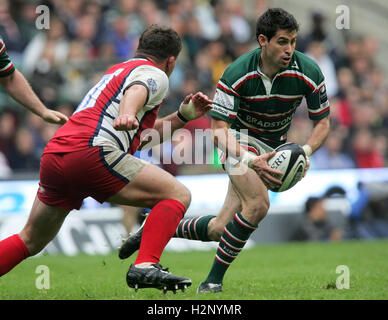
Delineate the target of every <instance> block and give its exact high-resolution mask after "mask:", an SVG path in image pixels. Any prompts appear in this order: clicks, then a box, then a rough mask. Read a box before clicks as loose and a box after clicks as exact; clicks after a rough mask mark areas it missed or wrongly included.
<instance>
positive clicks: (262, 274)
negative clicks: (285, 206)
mask: <svg viewBox="0 0 388 320" xmlns="http://www.w3.org/2000/svg"><path fill="white" fill-rule="evenodd" d="M214 254H215V252H214V251H206V252H198V251H195V252H183V253H176V252H165V253H164V254H163V256H162V259H161V263H162V265H163V266H164V267H170V271H171V272H173V273H176V274H179V275H183V276H187V277H189V278H191V279H192V281H193V285H192V286H191V287H190V288H188V290H187V291H186V292H185V293H182V292H181V291H179V292H178V293H177V294H176V295H174V294H173V293H172V292H168V293H167V294H166V295H163V293H162V292H161V291H159V290H156V289H141V290H139V291H138V292H137V293H135V291H134V290H133V289H129V288H128V287H127V285H126V282H125V274H126V271H127V269H128V266H129V264H130V263H132V262H133V261H134V257H131V258H130V259H128V260H124V261H123V260H119V259H118V257H117V254H116V253H112V254H110V255H107V256H87V255H78V256H76V257H66V256H63V255H58V256H40V257H36V258H29V259H27V260H25V261H24V262H22V263H21V264H20V265H18V266H17V267H16V268H15V269H13V270H12V271H11V272H10V273H8V274H7V275H5V276H3V277H2V278H0V300H16V299H18V300H19V299H22V300H24V299H28V300H30V299H39V300H46V299H48V300H57V299H60V300H67V299H71V300H98V299H108V300H111V299H112V300H219V299H221V300H290V299H292V300H295V299H296V300H309V299H314V300H315V299H319V300H321V299H322V300H352V299H355V300H359V299H362V300H364V299H365V300H369V299H376V300H382V299H384V300H387V299H388V240H384V241H368V242H359V241H351V242H340V243H287V244H276V245H275V244H272V245H267V244H266V245H258V246H255V247H253V248H251V249H247V250H243V251H242V252H241V254H240V255H239V256H238V258H237V259H236V260H235V261H234V262H233V264H232V265H231V267H230V268H229V270H228V271H227V273H226V276H225V279H224V292H223V293H221V294H210V293H208V294H200V295H197V294H196V288H197V286H198V284H199V283H200V282H201V281H203V280H204V279H205V278H206V276H207V274H208V271H209V270H210V267H211V265H212V263H213V257H214ZM40 265H45V266H47V267H48V269H49V288H48V289H37V287H36V281H37V278H38V277H39V276H41V275H42V274H40V273H36V271H37V267H38V266H40ZM340 265H345V266H347V267H348V268H349V271H350V273H349V280H350V281H349V284H350V288H349V289H337V287H336V280H337V278H338V277H340V276H341V275H344V274H343V272H342V271H341V273H338V274H337V273H336V269H337V267H338V266H340ZM38 280H39V279H38ZM38 282H39V281H38ZM46 284H47V283H46Z"/></svg>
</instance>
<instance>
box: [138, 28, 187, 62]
mask: <svg viewBox="0 0 388 320" xmlns="http://www.w3.org/2000/svg"><path fill="white" fill-rule="evenodd" d="M181 49H182V41H181V38H180V37H179V35H178V33H177V32H176V31H175V30H173V29H171V28H168V27H164V26H159V25H156V24H153V25H151V26H149V27H148V28H147V29H146V30H145V31H144V32H143V33H142V34H141V36H140V39H139V45H138V47H137V50H136V55H145V56H152V57H154V58H156V59H157V60H159V61H162V60H164V59H167V58H168V57H171V56H174V57H175V58H176V57H178V55H179V52H180V51H181Z"/></svg>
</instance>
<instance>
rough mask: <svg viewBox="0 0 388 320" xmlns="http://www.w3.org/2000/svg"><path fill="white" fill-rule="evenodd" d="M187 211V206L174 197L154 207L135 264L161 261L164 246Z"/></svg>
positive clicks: (145, 227)
mask: <svg viewBox="0 0 388 320" xmlns="http://www.w3.org/2000/svg"><path fill="white" fill-rule="evenodd" d="M185 212H186V208H185V206H184V205H183V204H182V203H181V202H179V201H177V200H173V199H168V200H163V201H160V202H158V203H157V204H156V206H155V207H153V209H152V210H151V212H150V214H149V216H148V218H147V221H146V223H145V225H144V229H143V235H142V241H141V245H140V249H139V254H138V255H137V259H136V261H135V264H139V263H143V262H152V263H159V260H160V256H161V255H162V252H163V250H164V248H165V247H166V245H167V243H168V242H169V241H170V239H171V238H172V236H173V235H174V233H175V231H176V228H177V226H178V224H179V221H181V220H182V218H183V216H184V214H185Z"/></svg>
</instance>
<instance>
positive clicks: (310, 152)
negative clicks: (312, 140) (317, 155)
mask: <svg viewBox="0 0 388 320" xmlns="http://www.w3.org/2000/svg"><path fill="white" fill-rule="evenodd" d="M302 148H303V150H304V153H305V154H306V156H308V157H309V156H311V154H312V153H313V149H311V147H310V146H309V145H308V144H305V145H304V146H303V147H302Z"/></svg>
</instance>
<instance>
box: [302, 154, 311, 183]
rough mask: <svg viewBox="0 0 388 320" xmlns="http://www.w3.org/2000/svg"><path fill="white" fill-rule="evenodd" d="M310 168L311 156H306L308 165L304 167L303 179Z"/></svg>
mask: <svg viewBox="0 0 388 320" xmlns="http://www.w3.org/2000/svg"><path fill="white" fill-rule="evenodd" d="M308 169H310V158H309V157H308V156H306V167H305V168H304V172H303V176H302V179H303V178H304V177H305V175H306V173H307V170H308Z"/></svg>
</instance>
